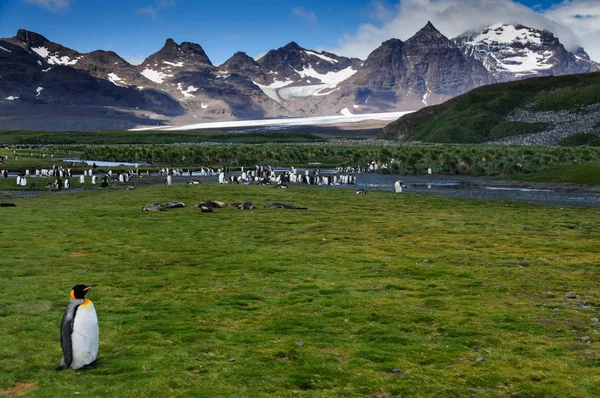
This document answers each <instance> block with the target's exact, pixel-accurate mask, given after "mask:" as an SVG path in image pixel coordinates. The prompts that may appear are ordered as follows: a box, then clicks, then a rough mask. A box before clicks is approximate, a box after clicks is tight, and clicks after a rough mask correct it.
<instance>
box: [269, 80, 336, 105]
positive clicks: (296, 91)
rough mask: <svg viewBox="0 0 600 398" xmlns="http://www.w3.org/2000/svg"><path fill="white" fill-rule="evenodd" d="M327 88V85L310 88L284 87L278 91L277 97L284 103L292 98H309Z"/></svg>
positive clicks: (315, 85) (316, 85)
mask: <svg viewBox="0 0 600 398" xmlns="http://www.w3.org/2000/svg"><path fill="white" fill-rule="evenodd" d="M327 87H329V86H328V85H327V84H314V85H312V86H297V87H284V88H281V89H279V90H278V93H279V96H280V97H281V98H283V99H284V100H286V101H289V100H291V99H293V98H294V97H310V96H311V95H315V94H316V93H318V92H319V91H321V90H323V89H325V88H327Z"/></svg>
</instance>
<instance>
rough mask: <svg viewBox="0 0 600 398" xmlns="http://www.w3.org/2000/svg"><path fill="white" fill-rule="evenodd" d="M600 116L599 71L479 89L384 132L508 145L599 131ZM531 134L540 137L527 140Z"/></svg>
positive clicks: (552, 141)
mask: <svg viewBox="0 0 600 398" xmlns="http://www.w3.org/2000/svg"><path fill="white" fill-rule="evenodd" d="M598 120H600V73H589V74H580V75H569V76H558V77H556V76H555V77H541V78H533V79H528V80H522V81H517V82H510V83H502V84H494V85H491V86H485V87H480V88H477V89H475V90H472V91H470V92H468V93H467V94H464V95H461V96H459V97H456V98H454V99H451V100H449V101H447V102H445V103H443V104H440V105H437V106H431V107H428V108H424V109H421V110H420V111H418V112H416V113H413V114H409V115H406V116H403V117H402V118H400V119H398V120H397V121H395V122H393V123H391V124H389V125H388V126H386V127H385V129H384V131H383V133H382V135H383V136H384V137H385V138H392V139H400V140H405V141H423V142H440V143H482V142H494V141H498V140H500V139H504V142H505V143H521V144H523V143H525V144H527V143H529V144H550V145H555V144H557V143H558V142H559V141H560V139H562V138H564V137H566V136H568V135H571V134H573V133H577V132H591V133H600V130H599V129H597V122H598ZM536 133H537V134H536ZM512 136H521V137H520V138H521V140H520V141H518V142H517V141H516V140H514V139H511V140H513V141H510V140H506V137H512ZM531 136H535V137H537V138H539V139H538V140H529V141H530V142H528V141H527V137H531ZM542 141H543V142H542Z"/></svg>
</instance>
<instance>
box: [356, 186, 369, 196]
mask: <svg viewBox="0 0 600 398" xmlns="http://www.w3.org/2000/svg"><path fill="white" fill-rule="evenodd" d="M356 194H357V195H366V194H367V190H366V189H362V188H361V189H359V190H358V191H356Z"/></svg>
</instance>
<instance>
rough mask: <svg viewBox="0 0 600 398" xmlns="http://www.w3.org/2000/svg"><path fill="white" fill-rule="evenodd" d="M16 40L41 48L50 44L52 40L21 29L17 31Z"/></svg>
mask: <svg viewBox="0 0 600 398" xmlns="http://www.w3.org/2000/svg"><path fill="white" fill-rule="evenodd" d="M16 38H17V39H19V40H20V41H21V42H23V43H25V44H27V45H28V46H30V47H41V46H43V45H45V44H48V43H50V40H48V39H46V38H45V37H44V36H42V35H40V34H39V33H35V32H31V31H29V30H25V29H19V30H18V31H17V36H16Z"/></svg>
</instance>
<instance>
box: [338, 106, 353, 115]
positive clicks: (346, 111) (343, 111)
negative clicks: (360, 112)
mask: <svg viewBox="0 0 600 398" xmlns="http://www.w3.org/2000/svg"><path fill="white" fill-rule="evenodd" d="M340 113H341V114H342V115H344V116H354V114H353V113H352V112H350V110H349V109H348V108H344V109H342V110H341V111H340Z"/></svg>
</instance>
